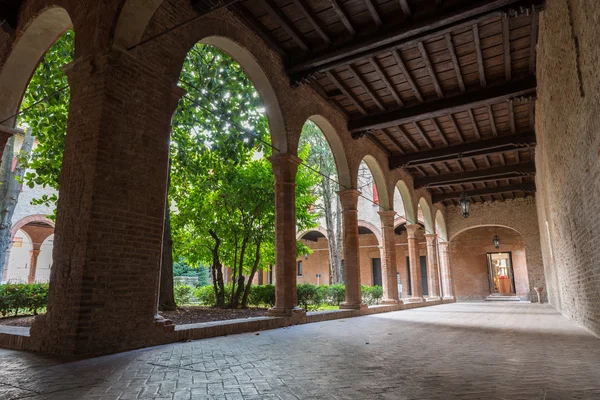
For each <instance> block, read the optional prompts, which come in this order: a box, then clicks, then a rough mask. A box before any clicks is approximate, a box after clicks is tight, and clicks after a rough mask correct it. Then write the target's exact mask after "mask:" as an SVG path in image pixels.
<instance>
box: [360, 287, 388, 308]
mask: <svg viewBox="0 0 600 400" xmlns="http://www.w3.org/2000/svg"><path fill="white" fill-rule="evenodd" d="M360 294H361V296H362V301H363V303H365V304H368V305H373V304H379V301H380V300H381V298H382V297H383V288H382V287H381V286H361V287H360Z"/></svg>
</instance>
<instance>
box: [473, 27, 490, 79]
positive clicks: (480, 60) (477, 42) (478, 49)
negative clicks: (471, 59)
mask: <svg viewBox="0 0 600 400" xmlns="http://www.w3.org/2000/svg"><path fill="white" fill-rule="evenodd" d="M473 42H474V43H475V54H476V55H477V71H478V72H479V84H480V85H481V87H482V88H485V87H487V81H486V80H485V65H483V52H482V51H481V39H480V38H479V25H478V24H475V25H473Z"/></svg>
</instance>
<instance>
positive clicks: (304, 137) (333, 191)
mask: <svg viewBox="0 0 600 400" xmlns="http://www.w3.org/2000/svg"><path fill="white" fill-rule="evenodd" d="M300 145H301V146H302V145H304V146H308V155H307V157H306V158H305V161H306V163H307V164H308V165H310V166H311V167H312V168H313V169H315V170H318V171H319V172H320V173H321V174H323V175H324V177H323V178H322V179H320V180H319V181H318V182H317V184H316V185H315V186H314V187H313V192H314V194H315V196H316V197H317V199H318V200H317V201H316V202H315V204H314V209H315V211H316V212H317V213H318V216H319V217H320V218H324V219H325V229H326V230H327V242H328V245H329V265H330V266H331V267H330V268H331V277H332V283H334V284H336V283H343V282H344V277H343V276H342V206H341V204H340V198H339V196H338V195H337V192H338V191H339V190H340V188H339V185H338V175H337V168H336V164H335V159H334V158H333V153H332V152H331V148H330V147H329V144H328V143H327V140H326V139H325V136H324V135H323V132H321V130H320V129H319V127H317V125H315V124H314V123H313V122H312V121H307V122H306V124H304V127H303V129H302V134H301V136H300Z"/></svg>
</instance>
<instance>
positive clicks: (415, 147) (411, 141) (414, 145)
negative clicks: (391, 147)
mask: <svg viewBox="0 0 600 400" xmlns="http://www.w3.org/2000/svg"><path fill="white" fill-rule="evenodd" d="M398 130H399V131H400V134H402V136H404V139H405V140H406V141H407V142H408V144H410V147H412V148H413V150H414V151H417V152H418V151H419V150H420V149H419V145H418V144H417V142H415V141H414V139H413V138H412V137H411V136H410V135H409V134H408V133H406V132H405V131H404V129H402V127H401V126H398Z"/></svg>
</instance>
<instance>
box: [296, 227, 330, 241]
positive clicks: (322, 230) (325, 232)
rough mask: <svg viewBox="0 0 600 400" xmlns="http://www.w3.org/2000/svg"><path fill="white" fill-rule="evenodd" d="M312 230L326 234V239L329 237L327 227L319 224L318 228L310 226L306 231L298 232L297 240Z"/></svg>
mask: <svg viewBox="0 0 600 400" xmlns="http://www.w3.org/2000/svg"><path fill="white" fill-rule="evenodd" d="M310 232H319V233H320V234H322V235H323V236H325V239H328V237H327V230H325V228H323V227H322V226H317V227H316V228H310V229H307V230H305V231H302V232H298V234H297V235H296V240H301V239H302V238H303V237H304V235H306V234H307V233H310Z"/></svg>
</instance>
